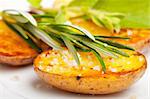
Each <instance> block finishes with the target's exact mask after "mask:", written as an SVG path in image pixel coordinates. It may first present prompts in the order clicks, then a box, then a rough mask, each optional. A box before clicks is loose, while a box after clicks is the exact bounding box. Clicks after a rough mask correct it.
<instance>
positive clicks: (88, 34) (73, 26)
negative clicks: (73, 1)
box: [51, 24, 95, 41]
mask: <svg viewBox="0 0 150 99" xmlns="http://www.w3.org/2000/svg"><path fill="white" fill-rule="evenodd" d="M51 25H52V26H68V27H71V28H73V29H76V30H78V31H80V32H81V33H84V34H85V35H86V36H88V37H89V38H90V39H92V40H93V41H94V40H95V38H94V36H93V35H92V34H91V33H90V32H88V31H87V30H85V29H83V28H81V27H79V26H75V25H69V24H51Z"/></svg>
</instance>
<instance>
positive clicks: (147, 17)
mask: <svg viewBox="0 0 150 99" xmlns="http://www.w3.org/2000/svg"><path fill="white" fill-rule="evenodd" d="M94 8H95V9H97V10H102V11H108V12H119V13H123V14H124V15H125V18H124V19H123V20H121V27H122V28H150V0H144V1H143V0H99V1H98V3H97V4H96V5H95V7H94Z"/></svg>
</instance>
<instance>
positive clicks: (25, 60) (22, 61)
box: [0, 20, 38, 66]
mask: <svg viewBox="0 0 150 99" xmlns="http://www.w3.org/2000/svg"><path fill="white" fill-rule="evenodd" d="M37 55H38V53H37V52H36V51H35V50H34V49H32V48H31V47H30V46H29V45H28V44H27V43H26V42H25V41H24V40H23V39H22V38H21V37H20V36H19V35H17V34H16V33H14V32H13V31H12V30H11V29H10V28H8V27H7V25H6V24H5V23H4V22H3V21H2V20H0V63H2V64H9V65H12V66H22V65H26V64H30V63H32V62H33V59H34V58H35V57H36V56H37Z"/></svg>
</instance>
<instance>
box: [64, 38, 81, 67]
mask: <svg viewBox="0 0 150 99" xmlns="http://www.w3.org/2000/svg"><path fill="white" fill-rule="evenodd" d="M61 38H62V39H63V41H64V43H65V45H66V46H67V48H68V49H69V51H70V53H71V54H72V55H73V57H74V59H75V61H76V62H77V64H78V65H80V60H79V57H78V54H77V51H76V49H75V47H74V46H73V44H72V42H71V41H70V40H69V39H68V38H67V37H65V36H61Z"/></svg>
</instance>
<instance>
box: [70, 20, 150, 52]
mask: <svg viewBox="0 0 150 99" xmlns="http://www.w3.org/2000/svg"><path fill="white" fill-rule="evenodd" d="M71 22H72V23H73V24H75V25H78V26H81V27H83V28H85V29H87V30H88V31H90V32H91V33H92V34H93V35H103V36H123V37H129V38H130V39H129V40H121V39H117V40H116V39H115V40H114V41H115V42H118V43H121V44H124V45H129V46H132V47H133V48H135V49H136V50H138V51H141V50H143V49H144V48H146V47H147V46H149V45H150V29H129V28H128V29H127V28H126V29H121V31H120V32H119V33H111V32H110V31H109V30H107V29H106V28H103V27H99V26H97V25H96V24H94V23H93V22H92V21H90V20H83V19H79V18H73V19H71Z"/></svg>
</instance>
